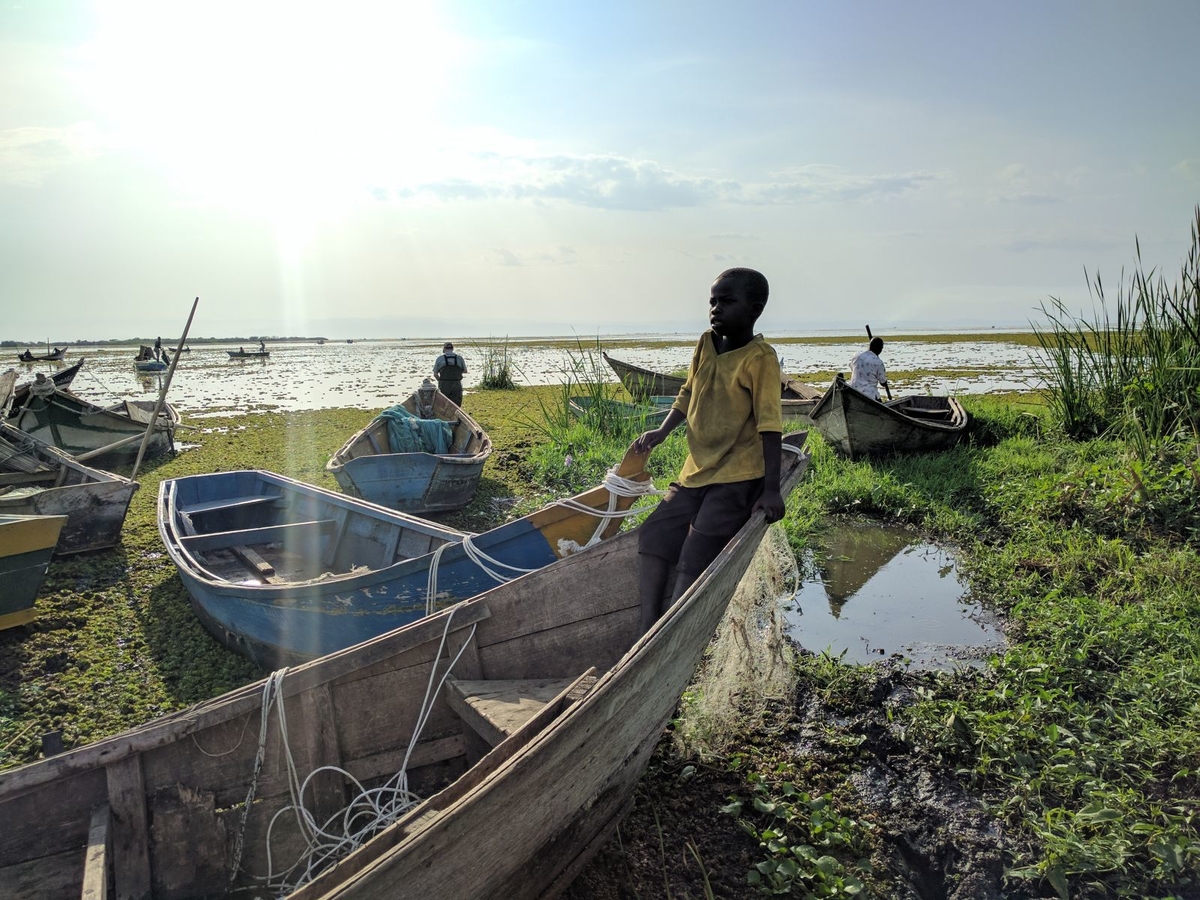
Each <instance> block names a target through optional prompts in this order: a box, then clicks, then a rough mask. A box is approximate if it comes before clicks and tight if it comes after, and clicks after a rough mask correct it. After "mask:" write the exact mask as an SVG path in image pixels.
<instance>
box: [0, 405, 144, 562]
mask: <svg viewBox="0 0 1200 900" xmlns="http://www.w3.org/2000/svg"><path fill="white" fill-rule="evenodd" d="M137 489H138V483H137V482H136V481H130V480H129V479H128V478H124V477H122V476H120V475H114V474H112V473H111V472H103V471H101V470H100V469H93V468H91V467H90V466H86V465H84V464H83V463H81V462H79V461H78V460H76V459H74V458H73V457H71V456H68V455H67V454H65V453H63V452H62V451H61V450H58V449H56V448H54V447H51V446H50V445H48V444H46V443H45V442H43V441H39V440H38V439H37V438H35V437H33V436H32V435H30V434H26V433H25V432H23V431H20V430H18V429H16V428H13V427H12V426H11V425H6V424H2V423H0V513H3V514H10V515H26V516H65V517H66V520H65V524H64V525H63V528H62V534H61V535H60V536H59V539H58V545H57V548H56V550H55V552H56V553H57V554H58V555H60V556H61V555H63V554H67V553H80V552H82V551H84V550H99V549H102V548H104V547H112V546H113V545H114V544H116V543H117V542H118V541H120V539H121V526H122V525H123V524H124V523H125V515H126V514H127V513H128V512H129V501H130V500H131V499H132V498H133V494H134V492H135V491H136V490H137Z"/></svg>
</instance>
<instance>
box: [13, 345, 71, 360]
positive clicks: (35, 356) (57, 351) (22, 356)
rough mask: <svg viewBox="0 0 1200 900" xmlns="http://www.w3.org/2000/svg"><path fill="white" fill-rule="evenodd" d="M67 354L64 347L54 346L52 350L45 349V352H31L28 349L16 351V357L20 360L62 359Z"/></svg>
mask: <svg viewBox="0 0 1200 900" xmlns="http://www.w3.org/2000/svg"><path fill="white" fill-rule="evenodd" d="M66 355H67V348H66V347H55V348H54V350H53V352H51V351H49V350H47V351H46V352H45V353H31V352H30V351H29V350H28V349H26V351H25V352H24V353H18V354H17V359H19V360H20V361H21V362H52V361H54V360H59V359H63V358H64V357H66Z"/></svg>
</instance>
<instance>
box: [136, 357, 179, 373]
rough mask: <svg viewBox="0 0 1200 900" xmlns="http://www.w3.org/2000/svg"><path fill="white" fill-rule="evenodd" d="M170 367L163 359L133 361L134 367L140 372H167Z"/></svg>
mask: <svg viewBox="0 0 1200 900" xmlns="http://www.w3.org/2000/svg"><path fill="white" fill-rule="evenodd" d="M170 365H171V364H170V363H168V362H164V361H163V360H161V359H135V360H134V361H133V367H134V368H135V369H137V370H138V371H139V372H165V371H166V370H167V369H168V368H170Z"/></svg>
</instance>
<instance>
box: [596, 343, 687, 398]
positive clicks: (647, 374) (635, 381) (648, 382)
mask: <svg viewBox="0 0 1200 900" xmlns="http://www.w3.org/2000/svg"><path fill="white" fill-rule="evenodd" d="M600 355H601V356H603V357H604V361H605V362H606V363H608V365H609V367H610V368H611V369H612V370H613V371H614V372H615V373H616V374H617V377H618V378H619V379H621V384H623V385H625V390H627V391H629V393H630V394H631V395H633V398H634V399H635V400H645V399H646V398H648V397H651V396H654V395H670V396H671V397H675V396H677V395H678V394H679V389H680V388H681V387H683V382H684V379H682V378H680V377H679V376H678V375H664V374H662V373H661V372H651V371H650V370H649V369H643V368H642V367H641V366H635V365H633V364H632V363H627V362H622V361H621V360H619V359H613V358H612V357H611V356H609V355H608V354H607V353H605V352H604V351H601V352H600Z"/></svg>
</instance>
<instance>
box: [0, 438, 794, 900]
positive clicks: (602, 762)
mask: <svg viewBox="0 0 1200 900" xmlns="http://www.w3.org/2000/svg"><path fill="white" fill-rule="evenodd" d="M806 463H807V457H804V456H800V455H792V454H785V459H784V465H783V485H782V487H783V491H784V493H785V495H786V494H787V493H788V492H789V491H790V490H791V488H792V486H793V485H794V484H795V483H796V481H797V480H798V478H799V477H800V474H801V473H802V472H803V470H804V467H805V465H806ZM765 527H766V526H765V523H764V520H763V516H762V513H761V512H760V513H756V514H755V515H754V516H752V517H751V519H750V521H749V522H748V523H747V524H746V525H745V526H744V527H743V528H742V529H741V531H739V532H738V534H737V535H736V536H735V537H734V538H733V539H732V540H731V541H730V543H729V544H728V545H727V546H726V548H725V549H724V550H723V551H722V552H721V554H720V555H719V556H718V557H717V559H716V560H714V561H713V563H712V564H711V565H710V566H709V567H708V568H707V569H706V570H705V571H704V572H703V573H702V574H701V575H700V577H699V578H698V579H697V580H696V582H695V583H694V584H693V585H692V587H691V588H690V589H689V590H688V591H687V592H686V593H685V594H684V595H683V596H682V597H681V598H680V599H679V600H678V601H677V602H676V603H674V604H673V605H672V606H671V608H670V609H669V610H667V612H666V613H665V614H664V615H663V617H662V618H661V619H660V620H659V621H658V622H657V623H656V624H655V625H654V626H653V627H652V628H651V630H650V631H649V632H647V633H646V634H645V635H643V636H639V635H638V633H637V621H638V601H637V596H638V588H637V562H636V559H637V532H636V530H634V531H632V532H626V533H624V534H621V535H620V536H618V537H616V538H614V539H613V540H611V541H607V542H605V543H602V544H600V545H599V546H596V547H593V548H592V549H590V550H588V551H586V552H584V553H580V554H578V555H575V556H573V557H571V558H570V559H567V560H564V561H563V562H561V563H558V564H557V565H554V566H549V567H547V568H544V569H541V570H539V571H538V572H535V573H533V574H531V575H528V576H526V577H524V578H521V579H518V580H517V581H514V582H511V583H509V584H506V585H503V586H501V587H497V588H495V589H494V590H492V591H489V592H487V593H486V594H483V595H481V596H479V597H477V598H475V599H474V600H471V601H468V602H466V603H463V604H460V605H458V606H455V607H452V608H451V609H448V610H445V611H443V612H441V613H438V614H437V615H435V616H432V617H429V618H426V619H424V620H422V621H419V622H416V623H414V624H412V625H409V626H407V627H405V628H402V629H399V630H397V631H392V632H389V633H388V634H385V635H382V636H380V637H378V638H375V639H374V640H371V641H368V642H366V643H363V644H359V645H357V646H355V647H352V648H349V649H347V650H343V651H341V652H339V653H335V654H331V655H329V656H325V657H322V658H321V659H318V660H315V661H313V662H310V663H307V664H305V665H302V666H300V667H298V668H295V669H290V670H283V671H280V672H276V673H274V674H273V675H272V676H271V677H270V678H268V679H266V680H264V681H260V682H257V683H255V684H250V685H246V686H245V687H244V688H240V689H238V690H235V691H232V692H230V693H228V694H225V695H224V696H222V697H219V698H216V699H214V700H210V701H208V702H205V703H202V704H200V705H198V706H195V707H193V708H191V709H188V710H184V711H182V712H179V713H175V714H173V715H168V716H164V717H163V718H161V719H158V720H155V721H153V722H150V723H148V724H146V725H144V726H142V727H140V728H136V729H134V730H132V731H129V732H126V733H124V734H121V735H118V736H115V737H112V738H109V739H106V740H102V741H99V742H97V743H95V744H91V745H88V746H84V747H80V748H78V749H75V750H71V751H68V752H66V753H63V754H60V755H58V756H55V757H52V758H50V759H47V760H43V761H41V762H37V763H32V764H30V765H26V766H23V767H21V768H17V769H13V770H11V771H8V772H0V821H4V822H6V823H8V826H9V827H7V828H4V829H0V893H3V895H4V896H5V897H8V898H14V900H27V898H28V900H32V898H37V900H66V898H79V897H81V896H82V897H88V898H91V897H101V896H104V894H103V893H102V892H101V891H102V889H103V888H104V887H105V886H106V885H107V884H108V883H109V882H110V881H111V883H112V885H113V889H114V894H115V896H117V897H147V896H153V897H155V898H157V900H198V898H201V897H210V896H214V895H221V894H226V895H228V892H229V891H230V890H236V889H244V890H245V891H246V893H238V894H236V896H256V895H257V896H268V895H269V896H281V897H288V898H289V900H316V898H324V900H385V898H386V900H406V898H412V900H484V898H494V900H501V898H502V900H533V898H552V897H554V896H555V895H557V894H559V893H560V892H561V891H562V890H563V889H564V888H565V887H566V886H567V885H568V884H569V883H570V882H571V880H572V879H573V878H574V877H575V875H576V873H577V872H578V871H579V870H580V868H581V867H582V866H583V865H584V864H585V863H586V862H587V861H588V859H589V858H590V857H591V856H592V854H593V853H594V852H595V851H596V850H597V849H598V848H599V846H600V844H601V843H602V842H603V841H604V839H605V838H606V837H607V836H609V835H611V834H612V833H613V832H614V831H615V829H616V827H617V825H618V823H619V822H620V820H621V818H622V815H623V814H624V813H625V811H626V810H627V809H628V807H629V805H630V803H631V801H632V796H633V791H634V788H635V787H636V784H637V781H638V779H639V778H640V777H641V774H642V772H643V771H644V769H645V767H646V764H647V762H648V760H649V758H650V755H651V753H652V752H653V750H654V746H655V744H656V743H657V741H658V739H659V737H660V735H661V734H662V729H663V728H664V727H665V725H666V723H667V722H668V721H669V719H670V717H671V716H672V715H673V713H674V711H675V708H676V704H677V703H678V700H679V696H680V694H681V693H682V691H683V690H684V688H685V687H686V685H687V683H688V681H689V680H690V679H691V678H692V675H693V670H694V669H695V666H696V664H697V662H698V661H699V659H700V657H701V654H702V653H703V652H704V649H705V647H706V646H707V645H708V642H709V640H710V639H711V637H712V634H713V632H714V630H715V629H716V627H717V625H718V623H719V622H720V620H721V617H722V615H723V613H724V611H725V607H726V605H727V603H728V601H729V598H730V596H731V595H732V593H733V591H734V588H735V587H736V585H737V583H738V581H739V580H740V579H741V577H742V574H743V573H744V572H745V570H746V568H747V566H748V565H749V564H750V560H751V558H752V556H753V555H754V552H755V550H756V548H757V547H758V544H759V541H760V539H761V538H762V535H763V532H764V530H765ZM448 672H449V677H446V676H447V673H448ZM426 698H428V704H427V705H426V704H425V703H423V701H424V700H425V699H426ZM423 710H424V712H423ZM285 718H286V721H285ZM264 719H265V720H266V721H265V723H264ZM418 720H419V721H421V722H422V723H423V727H420V728H417V727H416V726H415V723H416V722H417V721H418ZM281 734H282V735H286V738H287V740H286V744H285V743H284V741H283V740H282V739H281ZM260 735H261V745H260ZM289 761H290V762H291V763H293V764H294V772H295V778H296V779H298V780H299V781H300V782H301V783H302V784H303V789H302V797H303V804H304V806H305V808H306V809H307V810H308V811H309V812H308V814H309V815H310V816H311V820H310V821H312V822H313V823H315V824H317V825H319V826H325V827H324V829H323V830H325V831H326V832H329V833H332V832H334V831H335V830H340V827H339V826H340V823H342V822H344V821H346V819H347V818H350V819H352V822H351V825H352V827H353V829H356V830H361V831H362V832H363V838H364V839H365V843H362V844H361V845H360V846H358V847H357V849H354V850H351V851H349V852H348V853H347V855H346V856H344V857H343V858H342V859H341V860H340V862H338V863H337V864H336V865H333V866H332V867H326V868H322V864H321V863H314V868H315V869H316V870H317V872H316V877H315V880H313V881H311V882H309V883H308V884H307V885H306V886H301V887H295V886H294V885H295V880H296V879H298V878H299V877H300V876H301V875H302V874H303V873H304V870H305V867H306V864H305V863H304V862H299V863H298V865H297V868H295V869H293V870H292V871H291V872H290V873H289V874H288V876H287V877H288V880H289V884H288V885H287V886H283V887H278V888H273V887H270V886H268V885H266V884H264V883H263V882H262V881H261V880H258V879H259V878H261V877H263V876H266V875H267V874H268V861H267V849H266V848H267V844H266V838H267V833H268V830H270V833H271V844H270V847H271V865H272V866H273V868H274V870H275V871H276V872H281V871H284V870H287V869H289V867H292V866H293V863H295V862H297V860H298V858H299V854H300V853H301V851H302V849H303V841H302V839H301V836H300V834H299V827H298V825H297V820H298V818H299V817H297V816H296V815H294V814H292V813H290V812H286V811H285V810H286V809H287V807H289V806H290V805H291V804H292V794H291V792H290V791H289V784H292V785H295V784H296V783H297V781H296V780H293V779H292V778H291V777H289V771H290V769H289V765H288V763H289ZM325 766H337V767H338V768H337V769H332V768H321V767H325ZM343 773H345V774H343ZM351 776H352V777H353V779H354V781H351V780H350V779H351ZM384 786H387V787H390V788H391V790H390V791H387V792H386V793H379V794H376V795H374V796H373V798H372V799H373V801H374V802H375V804H376V805H377V806H378V807H387V808H386V809H383V810H382V812H383V813H384V815H382V816H381V817H380V818H379V820H378V821H377V822H375V823H374V824H368V823H367V821H366V819H367V818H368V817H367V816H365V815H364V816H363V817H362V818H354V817H353V816H346V815H344V814H343V810H344V809H345V807H346V806H347V804H348V802H349V801H350V799H351V798H352V797H353V796H356V795H358V794H359V793H360V789H361V788H375V787H384ZM400 790H403V791H406V792H412V794H413V795H414V796H411V797H410V798H409V797H404V798H402V797H400V796H399V792H400ZM393 800H397V801H402V802H397V803H393V802H392V801H393ZM408 804H412V805H408ZM362 808H363V806H362V805H360V806H358V807H356V809H362ZM281 812H283V814H282V815H281V814H280V813H281ZM371 818H374V816H371ZM331 840H336V838H331Z"/></svg>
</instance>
